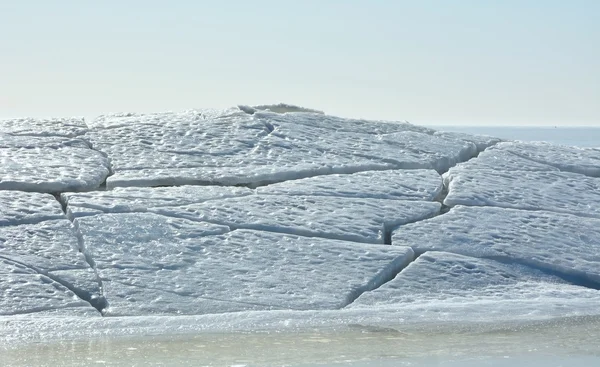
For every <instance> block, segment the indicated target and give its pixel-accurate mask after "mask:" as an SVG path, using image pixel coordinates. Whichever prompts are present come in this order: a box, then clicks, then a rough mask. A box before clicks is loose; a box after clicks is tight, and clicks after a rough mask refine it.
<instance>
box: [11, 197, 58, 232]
mask: <svg viewBox="0 0 600 367" xmlns="http://www.w3.org/2000/svg"><path fill="white" fill-rule="evenodd" d="M64 218H65V215H64V213H63V211H62V208H61V206H60V204H59V203H58V201H56V199H55V198H54V196H52V195H50V194H39V193H33V192H23V191H11V190H0V226H7V225H17V224H27V223H38V222H41V221H44V220H50V219H64Z"/></svg>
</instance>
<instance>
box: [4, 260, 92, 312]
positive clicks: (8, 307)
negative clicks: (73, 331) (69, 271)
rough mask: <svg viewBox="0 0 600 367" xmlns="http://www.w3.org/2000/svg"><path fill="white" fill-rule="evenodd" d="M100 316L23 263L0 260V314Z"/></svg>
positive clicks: (71, 294)
mask: <svg viewBox="0 0 600 367" xmlns="http://www.w3.org/2000/svg"><path fill="white" fill-rule="evenodd" d="M28 313H35V314H37V315H45V316H50V315H51V316H97V315H99V314H98V312H97V311H96V310H95V309H94V308H92V307H91V306H90V304H89V303H87V302H85V301H83V300H81V299H80V298H79V297H77V296H76V295H75V294H74V293H73V292H71V291H70V290H69V289H67V288H66V287H64V286H63V285H61V284H59V283H57V282H55V281H53V280H52V279H50V278H48V277H47V276H44V275H41V274H39V273H37V272H35V271H33V270H31V269H30V268H27V267H25V266H23V265H21V264H18V263H14V262H11V261H7V260H5V259H0V315H18V314H28Z"/></svg>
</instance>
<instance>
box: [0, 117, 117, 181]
mask: <svg viewBox="0 0 600 367" xmlns="http://www.w3.org/2000/svg"><path fill="white" fill-rule="evenodd" d="M86 131H87V127H86V125H85V123H84V121H83V119H14V120H3V121H0V190H21V191H34V192H50V193H56V192H63V191H86V190H93V189H96V188H98V187H99V186H100V185H101V184H102V183H103V182H104V181H105V179H106V177H107V176H108V175H109V173H110V162H109V160H108V158H106V157H105V156H104V155H102V154H101V153H100V152H97V151H95V150H92V149H91V148H90V146H89V144H88V142H86V141H84V140H81V139H73V137H81V136H82V135H83V134H84V133H85V132H86Z"/></svg>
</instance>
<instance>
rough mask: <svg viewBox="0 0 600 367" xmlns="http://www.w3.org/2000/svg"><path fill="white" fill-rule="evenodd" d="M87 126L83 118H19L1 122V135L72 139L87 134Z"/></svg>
mask: <svg viewBox="0 0 600 367" xmlns="http://www.w3.org/2000/svg"><path fill="white" fill-rule="evenodd" d="M86 131H87V126H86V124H85V121H84V120H83V118H78V117H72V118H48V119H34V118H18V119H9V120H0V133H7V134H11V135H23V136H30V137H32V136H50V137H52V136H59V137H65V138H72V137H75V136H80V135H83V134H85V132H86Z"/></svg>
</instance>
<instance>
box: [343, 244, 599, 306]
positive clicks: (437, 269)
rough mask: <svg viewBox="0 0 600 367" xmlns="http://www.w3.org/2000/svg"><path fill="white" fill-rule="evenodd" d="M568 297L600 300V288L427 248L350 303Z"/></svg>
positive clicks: (552, 299) (556, 301)
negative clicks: (581, 285) (400, 269)
mask: <svg viewBox="0 0 600 367" xmlns="http://www.w3.org/2000/svg"><path fill="white" fill-rule="evenodd" d="M565 298H580V299H585V298H587V299H590V300H592V301H594V300H595V301H600V293H599V292H597V291H594V290H590V289H588V288H584V287H578V286H574V285H571V284H568V283H566V282H564V281H562V280H561V279H559V278H557V277H554V276H549V275H546V274H544V273H542V272H541V271H538V270H534V269H532V268H528V267H524V266H521V265H515V264H503V263H500V262H498V261H493V260H486V259H478V258H474V257H468V256H463V255H457V254H452V253H447V252H436V251H429V252H426V253H424V254H423V255H421V256H420V257H419V258H418V259H417V260H416V261H414V262H412V263H411V264H410V265H408V266H407V267H406V269H404V270H403V271H402V272H401V273H400V274H398V276H397V277H396V278H394V279H393V280H392V281H390V282H388V283H386V284H384V285H383V286H382V287H380V288H378V289H376V290H374V291H372V292H367V293H363V294H362V295H361V296H360V297H359V298H358V299H357V300H356V301H355V302H354V303H352V304H351V305H350V307H356V308H364V307H372V306H383V305H396V306H399V307H401V306H405V305H406V304H410V303H415V302H417V303H418V302H432V301H438V302H439V303H445V302H447V303H456V304H458V303H468V302H471V303H477V302H482V303H483V302H497V301H502V302H506V301H509V300H520V301H523V300H527V299H530V300H535V301H540V300H541V299H543V300H544V302H547V303H548V304H550V303H554V304H561V302H562V301H563V300H564V299H565Z"/></svg>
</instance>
